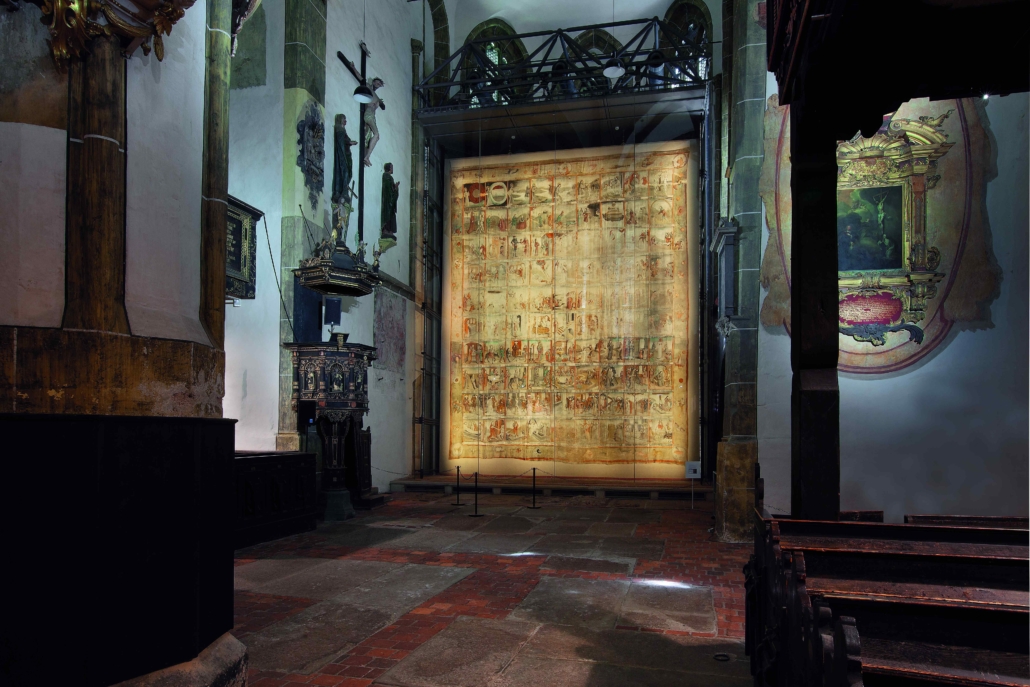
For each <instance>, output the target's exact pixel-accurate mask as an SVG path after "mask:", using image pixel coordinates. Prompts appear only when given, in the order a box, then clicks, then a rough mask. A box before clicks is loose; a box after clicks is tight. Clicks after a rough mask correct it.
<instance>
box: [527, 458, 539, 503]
mask: <svg viewBox="0 0 1030 687" xmlns="http://www.w3.org/2000/svg"><path fill="white" fill-rule="evenodd" d="M529 508H530V509H531V510H536V509H538V508H540V506H538V505H536V468H533V505H532V506H530V507H529Z"/></svg>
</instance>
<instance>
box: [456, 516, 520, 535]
mask: <svg viewBox="0 0 1030 687" xmlns="http://www.w3.org/2000/svg"><path fill="white" fill-rule="evenodd" d="M472 519H473V520H474V519H475V518H472ZM535 524H536V523H535V522H533V521H532V520H529V519H527V518H521V517H519V516H517V515H502V516H500V517H498V518H494V519H493V520H491V521H490V522H488V523H486V524H484V525H483V526H482V527H480V528H479V529H477V530H476V531H477V532H488V533H497V534H523V533H525V532H528V531H529V530H530V529H531V528H532V527H533V526H534V525H535Z"/></svg>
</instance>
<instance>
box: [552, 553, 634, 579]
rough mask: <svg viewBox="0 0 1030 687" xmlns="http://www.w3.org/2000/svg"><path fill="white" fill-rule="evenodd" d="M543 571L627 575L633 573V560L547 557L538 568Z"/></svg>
mask: <svg viewBox="0 0 1030 687" xmlns="http://www.w3.org/2000/svg"><path fill="white" fill-rule="evenodd" d="M540 567H541V568H543V569H544V570H578V571H582V572H602V573H617V574H623V575H629V574H631V573H632V572H633V560H632V559H626V560H605V559H598V558H577V557H574V556H548V557H547V560H546V561H544V564H543V565H542V566H540Z"/></svg>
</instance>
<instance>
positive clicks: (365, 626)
mask: <svg viewBox="0 0 1030 687" xmlns="http://www.w3.org/2000/svg"><path fill="white" fill-rule="evenodd" d="M390 622H391V616H390V613H388V612H387V611H383V610H377V609H369V608H359V607H357V606H351V605H350V604H345V603H340V602H337V601H323V602H322V603H319V604H316V605H314V606H312V607H311V608H308V609H305V610H303V611H301V612H300V613H298V614H297V615H294V616H291V617H290V618H287V619H285V620H281V621H279V622H278V623H275V624H274V625H271V626H269V627H267V628H265V629H264V630H261V631H260V632H255V633H253V634H250V635H247V636H246V637H244V638H243V640H241V641H243V643H244V644H246V645H247V654H248V657H249V660H250V667H251V668H256V669H258V670H276V671H283V672H287V673H311V672H313V671H315V670H318V669H319V668H320V667H322V666H323V665H325V664H326V663H328V662H329V661H330V660H332V659H333V658H335V657H337V656H339V655H340V654H342V653H344V652H345V651H348V650H350V649H351V648H353V647H354V646H356V645H357V644H358V643H360V642H362V641H363V640H364V639H366V638H367V637H369V636H371V635H372V634H374V633H375V632H377V631H379V630H381V629H382V628H384V627H386V626H387V625H388V624H390Z"/></svg>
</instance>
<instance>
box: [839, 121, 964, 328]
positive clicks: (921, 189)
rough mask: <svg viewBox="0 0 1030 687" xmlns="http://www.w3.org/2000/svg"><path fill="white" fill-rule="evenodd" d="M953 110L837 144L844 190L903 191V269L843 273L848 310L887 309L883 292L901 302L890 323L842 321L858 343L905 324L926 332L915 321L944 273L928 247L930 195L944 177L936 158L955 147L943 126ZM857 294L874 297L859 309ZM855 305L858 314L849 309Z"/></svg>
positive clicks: (844, 304)
mask: <svg viewBox="0 0 1030 687" xmlns="http://www.w3.org/2000/svg"><path fill="white" fill-rule="evenodd" d="M953 112H954V110H947V111H946V112H943V113H941V114H939V115H937V116H935V117H930V116H922V117H920V118H919V120H918V121H916V120H912V119H902V118H893V117H892V118H891V119H890V120H889V122H887V123H886V125H885V126H884V127H882V128H881V129H880V130H879V131H878V132H877V133H876V134H874V135H873V136H871V137H869V138H864V137H863V136H862V135H861V134H860V133H859V134H856V135H855V136H854V138H852V139H851V140H849V141H844V142H842V143H840V144H839V145H838V146H837V165H838V175H837V186H838V189H857V188H882V187H889V186H897V185H901V186H902V190H903V194H904V203H903V237H904V242H903V244H904V245H903V252H904V256H905V259H904V261H903V265H907V266H903V267H902V269H900V270H885V271H880V270H876V271H872V272H861V271H858V272H847V271H842V272H841V273H840V277H839V280H838V283H839V286H840V289H839V298H840V302H841V313H842V314H843V313H845V311H847V312H849V313H850V314H851V316H852V317H854V318H855V319H860V315H859V314H858V310H861V309H866V310H870V311H872V310H878V309H881V308H886V307H888V306H886V305H885V303H886V302H888V301H884V300H882V299H883V298H887V299H889V300H890V301H900V306H899V307H898V309H897V316H896V317H893V316H892V317H891V318H890V319H891V321H890V323H889V324H882V325H873V324H860V325H858V326H855V327H848V328H843V327H842V332H843V333H845V334H847V335H849V336H852V337H853V338H854V339H855V340H856V341H861V342H867V343H871V344H872V345H873V346H883V345H885V343H886V339H885V338H884V334H885V332H887V331H900V330H902V329H904V330H907V331H909V334H910V336H911V339H912V340H914V341H916V342H917V343H919V342H921V341H922V338H923V333H922V330H921V329H920V328H919V327H918V326H917V323H919V322H922V321H923V320H924V319H925V316H926V309H927V300H928V299H932V298H935V297H936V296H937V286H936V285H937V283H938V282H940V281H941V280H942V279H943V278H944V275H943V274H941V273H938V272H937V268H938V267H939V266H940V261H941V253H940V250H939V249H938V248H937V247H935V246H928V245H927V233H926V207H925V195H924V194H925V191H926V190H929V189H932V188H934V187H935V186H936V184H937V182H938V181H939V180H940V178H941V177H940V175H939V174H937V161H938V160H939V159H940V158H941V157H943V156H944V155H945V154H946V153H947V152H948V150H950V149H951V148H952V146H954V143H950V142H948V135H947V134H946V133H944V131H943V130H942V127H943V124H944V121H945V120H946V119H947V118H948V117H949V116H950V115H951V114H952V113H953ZM917 197H918V202H917V201H916V198H917ZM856 296H858V297H863V296H864V297H866V298H868V299H870V300H867V301H863V304H862V306H861V308H858V309H856V306H855V303H854V301H852V300H851V299H853V298H854V297H856ZM874 299H881V300H879V301H876V300H874ZM852 310H855V312H854V313H851V311H852ZM867 314H868V313H867ZM879 314H881V315H882V314H883V313H879Z"/></svg>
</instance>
